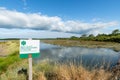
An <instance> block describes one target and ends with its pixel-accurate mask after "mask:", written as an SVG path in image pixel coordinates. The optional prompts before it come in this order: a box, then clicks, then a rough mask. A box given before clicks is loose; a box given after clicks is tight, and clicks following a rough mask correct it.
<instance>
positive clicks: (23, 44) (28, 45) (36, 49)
mask: <svg viewBox="0 0 120 80" xmlns="http://www.w3.org/2000/svg"><path fill="white" fill-rule="evenodd" d="M29 54H31V55H32V58H34V57H39V55H40V41H39V40H20V58H28V55H29Z"/></svg>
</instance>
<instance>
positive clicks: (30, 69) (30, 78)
mask: <svg viewBox="0 0 120 80" xmlns="http://www.w3.org/2000/svg"><path fill="white" fill-rule="evenodd" d="M28 60H29V80H32V54H29V58H28Z"/></svg>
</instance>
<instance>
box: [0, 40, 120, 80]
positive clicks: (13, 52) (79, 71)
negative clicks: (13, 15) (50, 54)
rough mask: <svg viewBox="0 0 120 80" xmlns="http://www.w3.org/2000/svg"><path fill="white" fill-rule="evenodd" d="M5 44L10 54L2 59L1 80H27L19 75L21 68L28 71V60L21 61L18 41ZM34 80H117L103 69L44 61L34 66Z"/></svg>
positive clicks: (71, 44) (64, 41)
mask: <svg viewBox="0 0 120 80" xmlns="http://www.w3.org/2000/svg"><path fill="white" fill-rule="evenodd" d="M47 41H48V40H47ZM47 41H45V42H47ZM48 43H51V44H59V45H67V46H75V45H76V46H85V45H86V46H88V45H89V46H90V45H92V44H94V45H96V46H97V47H98V45H102V46H103V45H109V44H108V43H105V42H95V43H93V42H92V41H91V42H85V41H71V40H70V41H66V40H60V41H59V40H58V41H56V40H53V41H48ZM85 43H86V44H85ZM4 44H5V45H4V48H5V47H7V48H6V49H7V50H6V51H8V53H7V56H6V57H0V80H26V76H25V75H24V74H18V71H19V70H20V69H21V68H26V69H27V70H28V61H27V59H22V60H21V59H20V58H19V55H18V53H19V52H18V48H19V47H18V46H19V44H18V41H14V42H13V41H10V42H6V43H4ZM81 44H82V45H81ZM84 44H85V45H84ZM111 44H115V45H117V46H119V45H118V44H116V43H110V45H109V46H112V47H113V46H114V45H111ZM8 46H9V47H8ZM93 67H94V66H93ZM112 78H113V79H112ZM33 80H115V78H114V76H113V73H111V72H109V71H107V70H105V69H103V68H97V69H96V68H94V69H92V70H89V69H87V68H85V67H83V66H82V64H80V65H77V66H76V65H73V64H70V65H66V64H59V63H57V64H54V65H53V64H51V63H49V62H45V61H44V62H40V63H38V64H33Z"/></svg>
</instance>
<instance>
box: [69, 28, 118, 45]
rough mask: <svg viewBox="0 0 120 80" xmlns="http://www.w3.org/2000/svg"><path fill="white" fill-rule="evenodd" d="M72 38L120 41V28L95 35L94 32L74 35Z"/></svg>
mask: <svg viewBox="0 0 120 80" xmlns="http://www.w3.org/2000/svg"><path fill="white" fill-rule="evenodd" d="M69 39H71V40H88V41H91V40H92V41H107V42H119V43H120V30H119V29H115V30H113V31H112V33H110V34H98V35H97V36H94V35H93V34H89V35H86V34H83V35H81V37H76V36H72V37H70V38H69Z"/></svg>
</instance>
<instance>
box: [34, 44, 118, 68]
mask: <svg viewBox="0 0 120 80" xmlns="http://www.w3.org/2000/svg"><path fill="white" fill-rule="evenodd" d="M119 53H120V52H115V51H114V50H112V49H108V48H84V47H64V46H57V45H51V44H46V43H41V45H40V57H39V58H37V59H35V62H37V63H38V62H40V61H50V62H57V63H62V64H69V63H72V64H76V65H80V64H82V65H83V66H85V67H93V66H94V67H98V66H101V65H105V66H112V65H114V64H115V63H117V61H118V60H119V58H120V54H119ZM105 66H104V67H105Z"/></svg>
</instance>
